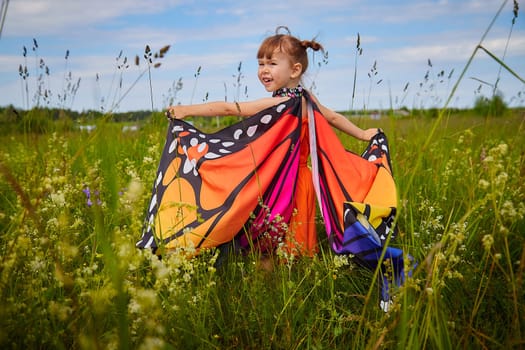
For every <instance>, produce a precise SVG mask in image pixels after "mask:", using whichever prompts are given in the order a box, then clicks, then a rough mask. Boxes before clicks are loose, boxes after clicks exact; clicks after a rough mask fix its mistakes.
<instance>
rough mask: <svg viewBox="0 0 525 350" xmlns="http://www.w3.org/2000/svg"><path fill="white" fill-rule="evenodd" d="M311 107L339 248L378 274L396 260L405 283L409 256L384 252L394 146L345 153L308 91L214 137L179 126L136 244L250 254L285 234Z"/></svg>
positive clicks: (392, 206)
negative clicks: (231, 245)
mask: <svg viewBox="0 0 525 350" xmlns="http://www.w3.org/2000/svg"><path fill="white" fill-rule="evenodd" d="M304 101H305V102H306V103H307V110H308V126H307V127H308V128H309V138H308V140H309V141H308V140H307V141H306V142H309V143H310V145H309V146H310V157H311V167H312V181H313V184H314V188H315V192H316V195H317V200H318V203H319V206H320V211H321V214H322V217H323V220H324V223H325V228H326V234H327V235H328V239H329V242H330V246H331V248H332V249H333V251H334V252H335V253H337V254H351V255H352V256H354V257H355V258H356V259H357V261H358V262H360V263H362V264H363V265H365V266H367V267H370V268H376V267H377V265H378V263H379V261H381V259H389V260H391V261H392V266H393V267H394V274H395V275H396V280H395V282H396V283H397V284H400V283H401V282H402V279H403V276H404V273H403V252H402V251H401V250H400V249H397V248H393V247H384V243H385V241H386V239H387V237H388V236H389V234H391V233H393V231H392V232H391V230H393V221H394V216H395V213H396V205H397V194H396V187H395V183H394V179H393V177H392V171H391V165H390V154H389V149H388V143H387V139H386V137H385V135H384V134H383V133H382V132H379V133H378V134H377V135H376V136H375V137H374V138H373V139H372V140H371V141H370V143H369V145H368V147H367V148H366V150H365V152H364V153H363V154H362V155H357V154H355V153H352V152H350V151H347V150H346V149H345V148H344V147H343V145H342V144H341V142H340V141H339V140H338V138H337V135H336V133H335V132H334V130H333V129H332V127H331V126H330V125H329V124H328V122H327V121H326V119H325V118H324V117H323V116H322V114H321V112H320V111H319V109H318V108H317V106H316V105H315V103H314V102H313V101H312V100H311V98H310V97H309V95H308V94H307V93H306V92H305V94H304V99H303V98H291V99H289V100H287V101H286V102H284V103H280V104H277V105H275V106H273V107H270V108H268V109H266V110H263V111H261V112H259V113H257V114H255V115H253V116H251V117H249V118H245V119H243V120H242V121H240V122H239V123H237V124H234V125H232V126H229V127H226V128H224V129H222V130H220V131H218V132H215V133H205V132H202V131H200V130H198V129H197V128H195V127H194V126H192V125H191V124H189V123H187V122H185V121H183V120H177V119H175V120H171V121H170V124H169V129H168V134H167V138H166V144H165V147H164V149H163V152H162V156H161V159H160V165H159V169H158V171H157V176H156V180H155V182H154V185H153V191H152V196H151V201H150V204H149V207H148V212H147V216H146V220H145V226H144V230H143V235H142V237H141V239H140V240H139V241H138V242H137V247H140V248H151V249H153V250H157V249H158V248H160V247H163V248H165V249H168V250H169V249H174V248H179V247H181V248H187V247H192V248H195V249H197V251H198V250H199V249H203V248H211V247H218V246H220V245H222V244H224V243H227V242H230V241H232V240H234V239H235V240H237V241H238V242H239V244H240V245H241V246H242V247H244V248H249V247H250V246H253V244H254V243H257V242H259V241H261V242H262V241H263V237H264V238H265V239H264V242H268V240H267V238H268V237H269V238H275V237H278V236H279V235H280V234H282V232H279V230H280V228H282V230H285V229H286V223H288V222H289V221H290V218H291V217H292V215H293V211H294V208H293V199H294V195H295V190H296V186H295V183H296V179H297V176H298V171H299V153H300V142H305V141H304V139H302V138H301V137H300V135H301V128H302V127H305V126H304V125H303V124H304V123H302V122H301V120H302V115H301V114H302V103H303V102H304ZM276 223H277V224H276ZM280 223H283V224H284V225H280ZM270 242H271V239H270ZM265 244H266V243H265ZM266 247H267V246H266ZM384 282H385V283H384V284H383V299H384V300H388V286H389V285H388V281H386V280H385V281H384Z"/></svg>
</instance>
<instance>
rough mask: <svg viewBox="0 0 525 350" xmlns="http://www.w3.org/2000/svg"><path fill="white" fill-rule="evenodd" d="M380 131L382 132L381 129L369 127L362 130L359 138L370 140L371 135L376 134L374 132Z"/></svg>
mask: <svg viewBox="0 0 525 350" xmlns="http://www.w3.org/2000/svg"><path fill="white" fill-rule="evenodd" d="M380 132H382V130H381V129H379V128H371V129H366V130H363V136H362V138H361V139H362V140H363V141H370V140H371V139H372V137H374V136H376V134H378V133H380Z"/></svg>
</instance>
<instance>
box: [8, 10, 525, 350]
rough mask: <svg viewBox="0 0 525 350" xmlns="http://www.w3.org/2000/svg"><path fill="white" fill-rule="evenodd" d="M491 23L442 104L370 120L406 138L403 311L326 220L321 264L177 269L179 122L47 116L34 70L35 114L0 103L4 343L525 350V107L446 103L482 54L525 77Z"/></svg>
mask: <svg viewBox="0 0 525 350" xmlns="http://www.w3.org/2000/svg"><path fill="white" fill-rule="evenodd" d="M506 4H507V0H505V1H503V3H502V6H501V9H500V12H501V10H502V9H503V8H504V7H505V6H506ZM513 5H514V8H513V12H514V16H515V17H514V18H516V17H517V13H518V3H517V1H514V2H513ZM500 12H498V14H496V16H495V18H496V17H497V16H498V15H499V13H500ZM491 25H492V24H490V25H489V27H488V28H487V31H486V32H485V33H484V34H483V35H482V37H481V40H480V42H479V45H478V46H477V47H476V48H475V50H474V52H473V54H472V56H471V57H470V60H469V61H468V62H467V63H466V66H465V69H464V70H463V71H462V72H461V73H460V76H459V78H458V80H457V83H456V84H455V85H454V86H453V87H452V89H451V92H450V95H449V97H448V100H446V101H445V102H444V104H443V105H444V106H443V109H441V110H432V111H416V110H414V111H411V112H412V113H411V115H410V116H404V117H399V116H397V117H396V116H394V115H384V116H383V117H382V118H381V119H380V120H371V119H367V118H364V117H363V118H361V119H356V120H355V122H356V124H358V125H360V126H361V127H363V128H367V127H381V128H382V129H384V130H385V132H386V134H387V136H388V137H389V142H390V148H391V154H392V162H393V164H392V165H393V170H394V177H395V179H396V182H397V186H398V195H399V201H398V203H399V205H398V216H397V223H396V224H397V227H398V229H399V235H398V236H397V237H396V238H395V239H394V240H393V241H392V242H390V244H391V245H393V246H396V247H399V248H402V249H403V251H405V252H406V253H408V254H410V255H412V256H413V257H414V258H415V260H416V261H417V263H418V265H417V267H416V268H415V269H414V271H413V274H412V276H411V277H410V278H407V281H406V282H405V284H404V285H403V286H402V287H401V288H399V289H397V290H394V291H393V292H394V297H393V303H392V305H391V307H390V309H389V310H388V312H384V311H382V310H381V309H380V308H379V305H378V303H379V287H378V283H377V273H376V271H370V270H367V269H364V268H362V267H359V266H357V265H356V264H355V263H354V262H353V261H352V260H351V259H349V258H348V257H347V256H337V255H335V254H333V252H332V251H331V250H330V248H329V247H328V245H327V242H326V237H324V236H323V232H324V230H323V228H322V225H321V223H320V224H319V227H320V232H319V234H320V237H319V238H320V245H321V251H320V253H319V254H318V255H317V256H315V257H313V258H304V259H295V260H289V261H287V262H281V263H273V264H272V263H271V262H270V263H271V266H272V268H271V269H269V268H268V265H267V263H268V262H267V261H264V260H261V257H260V256H258V255H257V254H255V253H253V254H249V255H247V256H236V255H232V256H229V257H228V261H227V263H225V264H222V265H220V267H217V265H216V264H215V262H216V260H217V258H218V252H217V251H214V250H210V251H206V252H201V254H199V255H198V256H197V257H195V258H192V259H188V258H187V256H186V255H185V254H182V253H179V252H174V253H173V254H170V255H167V256H164V257H163V259H162V260H160V259H158V258H157V257H156V256H154V255H152V254H151V252H149V251H143V250H139V249H137V248H136V247H135V243H136V241H137V240H138V239H139V238H140V236H141V233H142V225H143V220H144V215H145V212H146V207H147V204H148V202H149V199H150V198H149V197H150V191H151V187H152V184H153V180H154V178H155V174H156V170H157V165H158V161H159V157H160V152H161V150H162V147H163V143H164V139H165V134H166V127H167V123H166V120H165V118H164V117H163V116H162V115H161V113H158V112H155V113H152V114H151V116H150V117H147V118H143V117H144V115H142V117H141V118H140V119H141V121H140V122H139V123H138V124H139V125H140V128H139V129H138V130H132V129H130V128H127V129H126V130H124V128H123V127H124V126H126V127H129V126H130V123H129V120H130V119H131V120H132V119H133V118H131V117H129V116H127V115H121V116H118V117H117V116H116V115H114V114H112V112H111V109H110V110H109V112H108V113H98V114H96V115H95V114H94V113H90V114H87V115H78V113H77V114H76V115H75V116H72V115H68V113H69V112H68V111H67V109H65V106H66V103H65V102H63V103H62V104H61V105H60V106H59V107H60V108H59V109H57V110H48V109H42V108H32V109H31V108H29V97H30V96H29V92H28V89H27V86H28V85H29V84H28V82H27V79H28V75H27V67H26V69H25V70H24V69H22V65H21V66H20V76H21V79H22V80H21V81H22V84H23V85H24V86H25V87H26V90H25V92H24V96H23V97H24V100H26V101H27V107H28V108H27V109H28V110H27V111H24V112H22V111H20V113H19V112H16V111H14V110H13V109H12V108H6V109H0V144H1V145H2V147H1V148H0V237H1V239H0V348H2V349H116V348H118V349H130V348H132V349H394V348H396V349H425V348H427V349H522V348H525V316H524V315H525V303H524V300H525V283H524V273H525V110H524V109H523V108H521V109H519V108H515V109H507V108H506V106H503V105H501V103H500V102H502V101H501V99H500V100H498V96H497V95H494V96H493V98H492V100H487V101H486V102H487V104H483V103H481V104H479V105H477V106H476V108H475V109H473V110H471V111H453V110H451V109H448V108H447V106H448V104H449V102H450V101H451V99H452V98H453V97H454V91H455V89H456V88H457V86H458V84H459V83H460V81H461V80H462V79H463V77H464V76H465V72H466V71H467V70H468V67H469V65H470V63H471V62H472V60H473V59H474V56H475V55H476V52H478V51H484V52H485V53H487V54H488V55H489V56H491V57H492V58H493V59H494V60H495V61H497V62H498V64H499V66H500V67H501V68H502V69H503V68H504V69H505V70H506V71H507V72H508V73H511V74H512V75H514V76H515V77H516V78H517V79H519V80H520V81H522V82H524V80H523V78H521V77H520V76H519V75H518V74H517V73H516V72H514V71H512V69H511V67H507V66H506V65H505V63H504V60H503V59H500V58H497V57H496V56H495V55H493V54H492V53H491V52H489V51H487V50H486V49H485V48H484V47H483V41H484V38H485V36H486V34H487V33H488V32H489V31H490V28H491ZM513 25H514V20H513V22H512V26H513ZM510 32H512V27H511V30H510ZM510 37H511V36H510V34H509V39H510ZM35 45H36V41H35ZM168 48H169V47H165V48H163V49H161V51H162V50H164V53H165V52H166V51H167V50H168ZM358 49H359V47H358ZM148 50H149V46H147V51H146V52H145V54H149V56H147V55H145V58H147V57H150V56H151V53H150V52H149V51H148ZM119 58H120V57H119ZM150 63H151V61H150ZM356 63H357V55H356ZM151 66H152V65H151V64H149V65H148V67H147V68H146V69H144V70H143V71H142V73H141V74H140V76H139V77H138V78H137V80H138V79H140V77H141V76H143V75H144V76H145V74H146V72H149V68H151ZM153 67H156V65H153ZM240 67H241V66H240V65H239V76H241V75H240ZM199 69H200V67H199ZM356 69H357V65H356ZM24 72H25V73H24ZM35 76H38V75H35ZM196 76H197V75H196ZM150 83H151V80H150ZM73 86H74V85H73ZM133 86H134V84H132V86H131V87H130V89H131V88H132V87H133ZM77 87H78V85H77ZM354 88H355V86H354ZM494 90H496V89H494ZM75 91H76V90H75ZM75 91H69V92H68V93H69V94H70V95H68V98H67V101H69V100H71V101H72V100H73V99H74V94H75V93H76V92H75ZM128 91H129V90H126V91H121V92H119V93H118V94H117V93H115V96H117V95H118V96H121V95H122V96H125V95H126V94H127V92H128ZM495 92H496V91H495ZM175 94H176V91H175ZM518 94H522V92H519V93H518ZM37 97H38V98H37V99H36V100H37V101H40V98H42V96H40V95H38V96H37ZM108 97H109V96H108ZM440 101H443V100H440ZM498 101H499V102H498ZM119 102H120V100H119V101H116V103H115V105H114V106H116V107H118V105H119ZM495 102H498V103H495ZM521 102H523V100H521ZM521 104H522V103H521ZM440 105H441V103H440ZM38 106H39V104H38V103H37V105H36V107H38ZM478 107H483V108H478ZM485 107H486V108H485ZM152 109H153V108H152ZM105 111H106V109H105ZM110 119H112V120H111V121H110ZM234 119H235V118H233V117H232V118H225V119H222V121H221V123H223V124H222V125H223V126H224V123H230V122H232V121H234ZM73 120H75V121H84V122H89V123H90V124H96V128H95V129H92V130H91V131H81V130H78V129H76V128H75V122H74V121H73ZM116 120H118V121H127V122H128V123H123V122H120V123H118V122H115V121H116ZM194 121H195V122H196V123H203V122H204V121H202V120H201V119H196V120H194ZM214 122H215V121H214V120H212V119H208V120H207V121H206V123H214ZM205 126H206V128H209V127H212V125H211V124H206V125H205ZM340 136H341V137H340V138H341V140H342V142H343V143H344V145H345V146H346V147H347V148H348V149H351V150H353V151H356V152H360V151H361V150H362V149H363V148H364V147H365V144H364V143H362V142H360V141H356V140H353V139H350V138H348V137H344V136H342V135H340ZM405 260H408V259H405ZM407 268H408V266H407ZM406 270H408V269H406Z"/></svg>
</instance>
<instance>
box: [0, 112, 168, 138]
mask: <svg viewBox="0 0 525 350" xmlns="http://www.w3.org/2000/svg"><path fill="white" fill-rule="evenodd" d="M155 113H157V114H158V113H159V112H155ZM152 114H153V113H152V112H151V111H133V112H119V113H102V112H98V111H83V112H78V111H73V110H66V109H61V108H43V107H35V108H32V109H30V110H22V109H16V108H14V107H13V106H7V107H0V134H4V135H5V134H8V133H11V132H36V133H45V132H49V131H55V130H56V131H59V130H60V131H67V130H73V129H75V128H76V127H77V126H78V125H85V124H91V123H96V122H97V121H100V120H102V119H105V120H106V121H110V122H116V123H132V122H137V123H139V122H142V121H144V120H145V119H147V118H149V117H151V115H152Z"/></svg>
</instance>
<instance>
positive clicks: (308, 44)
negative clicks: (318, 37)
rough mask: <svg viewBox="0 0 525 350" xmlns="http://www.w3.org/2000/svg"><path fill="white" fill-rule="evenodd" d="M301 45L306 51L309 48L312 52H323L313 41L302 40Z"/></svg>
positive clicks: (321, 47)
mask: <svg viewBox="0 0 525 350" xmlns="http://www.w3.org/2000/svg"><path fill="white" fill-rule="evenodd" d="M301 45H302V46H303V47H304V48H306V49H307V48H310V49H312V50H314V51H319V50H321V51H323V46H322V45H321V44H319V43H318V42H317V41H315V40H303V41H301Z"/></svg>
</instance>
